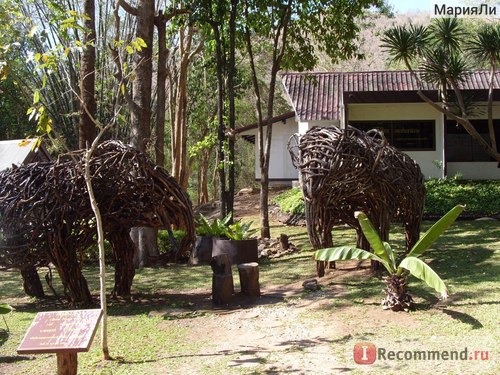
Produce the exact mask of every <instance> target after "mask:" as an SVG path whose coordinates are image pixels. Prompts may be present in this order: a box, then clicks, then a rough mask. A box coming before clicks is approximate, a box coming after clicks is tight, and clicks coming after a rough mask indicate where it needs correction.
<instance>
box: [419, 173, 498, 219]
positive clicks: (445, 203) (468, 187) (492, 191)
mask: <svg viewBox="0 0 500 375" xmlns="http://www.w3.org/2000/svg"><path fill="white" fill-rule="evenodd" d="M425 188H426V194H425V206H424V216H427V217H429V216H441V215H444V214H445V213H446V212H447V211H448V210H449V209H450V207H454V206H456V205H457V204H460V203H461V202H467V212H466V214H467V216H468V217H480V216H492V215H498V214H499V213H500V183H499V182H498V181H495V180H490V181H488V180H484V181H471V180H459V179H454V178H445V179H430V180H427V181H426V182H425Z"/></svg>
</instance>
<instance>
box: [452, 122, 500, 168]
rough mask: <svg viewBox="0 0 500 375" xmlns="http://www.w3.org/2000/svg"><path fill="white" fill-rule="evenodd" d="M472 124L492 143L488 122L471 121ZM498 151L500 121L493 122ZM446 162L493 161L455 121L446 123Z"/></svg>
mask: <svg viewBox="0 0 500 375" xmlns="http://www.w3.org/2000/svg"><path fill="white" fill-rule="evenodd" d="M470 122H471V124H472V125H473V126H474V128H476V130H477V131H478V133H479V134H480V135H481V137H483V138H484V139H485V140H486V141H487V142H490V135H489V131H488V121H487V120H471V121H470ZM493 127H494V129H495V138H496V141H497V149H499V146H500V120H493ZM446 161H450V162H468V161H493V158H491V157H490V156H489V155H488V154H487V153H486V152H485V151H484V149H483V148H482V147H481V146H480V145H479V143H478V142H476V141H475V140H474V139H472V137H471V136H470V135H469V133H467V131H466V130H465V129H464V127H463V126H462V125H460V124H457V123H456V122H455V121H451V120H448V121H446Z"/></svg>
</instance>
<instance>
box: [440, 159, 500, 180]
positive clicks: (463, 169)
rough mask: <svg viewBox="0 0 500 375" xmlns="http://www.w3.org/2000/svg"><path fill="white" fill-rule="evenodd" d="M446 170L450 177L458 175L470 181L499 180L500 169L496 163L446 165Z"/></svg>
mask: <svg viewBox="0 0 500 375" xmlns="http://www.w3.org/2000/svg"><path fill="white" fill-rule="evenodd" d="M446 169H447V171H446V172H447V174H448V176H450V177H453V176H455V175H460V176H461V178H464V179H470V180H500V168H499V167H498V163H497V162H496V161H491V162H473V163H471V162H469V163H448V164H447V166H446Z"/></svg>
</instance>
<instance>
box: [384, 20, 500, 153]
mask: <svg viewBox="0 0 500 375" xmlns="http://www.w3.org/2000/svg"><path fill="white" fill-rule="evenodd" d="M464 40H470V42H468V43H464V42H463V41H464ZM381 41H382V45H381V47H382V48H383V49H385V50H386V51H387V52H388V53H389V56H390V57H391V59H392V62H395V63H403V64H404V65H405V66H406V68H407V69H408V70H409V71H410V72H411V74H412V76H413V78H414V79H415V80H416V81H417V82H418V85H419V86H418V87H419V89H418V90H417V94H418V96H419V97H420V98H421V99H422V100H423V101H424V102H426V103H428V104H429V105H431V106H432V107H433V108H434V109H436V110H437V111H440V112H441V113H443V114H445V115H446V116H447V118H449V119H452V120H454V121H456V122H457V124H460V125H461V126H463V128H464V129H465V130H466V131H467V132H468V133H469V135H470V136H471V137H472V138H473V139H474V140H475V141H476V142H477V143H478V144H479V145H480V146H481V147H482V148H483V149H484V150H485V152H486V153H487V154H488V155H490V156H491V157H492V158H493V159H495V160H497V161H500V153H499V152H498V150H497V148H496V143H495V137H494V129H493V121H492V110H490V109H489V110H488V121H489V127H490V139H485V138H483V136H482V135H481V134H480V133H479V132H478V131H477V130H476V128H475V127H474V126H473V125H472V123H471V122H470V118H471V117H472V115H473V113H472V111H471V109H474V106H470V101H469V100H468V98H467V97H466V96H465V95H464V92H463V90H461V89H460V83H461V82H462V81H464V80H465V79H466V77H467V74H468V73H469V72H470V70H471V67H472V66H471V65H470V61H472V59H470V57H471V56H475V57H479V61H482V62H484V61H486V63H487V64H488V65H489V67H490V72H491V76H490V77H491V78H490V96H489V98H488V102H489V104H488V105H489V107H488V108H490V107H491V106H492V104H490V103H492V99H493V94H492V93H493V77H494V75H495V67H496V66H497V65H498V61H499V56H500V26H498V25H495V26H491V25H490V26H485V27H484V28H482V29H481V30H480V31H479V32H478V33H475V34H472V33H467V32H466V29H465V28H464V26H463V23H462V22H461V21H460V20H458V19H457V18H437V19H435V20H434V21H433V22H432V23H431V25H429V26H428V27H424V26H415V25H409V26H397V27H394V28H391V29H388V30H387V31H385V32H384V35H383V37H382V39H381ZM423 82H427V83H431V84H433V85H434V86H435V87H437V88H439V92H440V94H441V98H440V100H441V102H442V105H440V104H439V103H435V102H434V101H433V100H432V99H431V98H430V97H428V96H427V95H426V94H424V92H423V91H422V90H421V88H422V87H423Z"/></svg>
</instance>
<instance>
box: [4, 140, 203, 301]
mask: <svg viewBox="0 0 500 375" xmlns="http://www.w3.org/2000/svg"><path fill="white" fill-rule="evenodd" d="M85 162H86V161H85V150H79V151H75V152H72V153H68V154H64V155H61V156H60V157H59V158H58V159H57V160H55V161H53V162H44V163H33V164H28V165H24V166H18V167H13V168H8V169H6V170H4V171H1V172H0V266H2V267H6V268H18V269H21V273H22V272H23V270H27V269H30V268H31V269H33V268H35V267H40V266H44V265H47V264H49V263H52V264H54V266H55V267H56V269H57V271H58V273H59V275H60V277H61V281H62V283H63V286H64V288H65V290H66V291H67V293H68V297H69V299H70V301H71V302H72V303H73V304H74V305H79V306H84V305H91V304H92V300H91V295H90V292H89V289H88V285H87V281H86V279H85V277H84V276H83V274H82V272H81V268H82V261H81V259H80V255H81V254H82V252H83V251H84V250H85V249H87V248H88V247H90V246H91V245H93V244H95V243H96V222H95V218H94V212H93V211H92V207H91V204H90V199H89V195H88V192H87V188H86V184H85V178H84V165H85ZM90 170H91V179H92V186H93V190H94V194H95V197H96V201H97V204H98V206H99V210H100V213H101V216H102V220H103V226H104V228H103V229H104V232H105V236H106V239H107V240H108V241H109V242H110V244H111V248H112V251H113V258H114V261H115V288H114V291H113V294H115V295H127V294H129V293H130V288H131V285H132V279H133V277H134V275H135V267H134V263H133V258H134V252H135V250H136V249H135V246H134V244H133V243H132V241H131V239H130V235H129V231H130V229H131V228H132V227H153V228H166V229H167V230H168V231H170V232H171V228H172V227H176V228H179V229H181V230H183V231H184V232H185V236H184V238H183V239H182V241H181V242H180V243H179V244H177V249H176V250H177V251H175V252H174V253H173V255H174V258H175V256H178V255H180V254H184V253H187V254H189V251H190V250H191V248H192V246H193V244H194V240H195V229H194V218H193V210H192V205H191V202H190V199H189V197H188V195H187V193H186V192H184V191H183V190H182V189H181V188H180V186H179V185H178V184H177V182H176V181H175V179H174V178H173V177H171V176H170V175H169V173H168V172H167V171H166V170H165V169H164V168H162V167H158V166H156V165H155V164H154V163H153V162H152V161H151V160H150V159H149V158H148V157H147V156H146V155H145V154H144V153H142V152H140V151H138V150H137V149H135V148H133V147H130V146H127V145H124V144H123V143H121V142H118V141H106V142H103V143H102V144H100V145H99V146H98V147H97V148H96V150H95V153H94V154H93V156H92V158H91V159H90ZM35 272H36V271H35ZM23 276H24V275H23Z"/></svg>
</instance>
